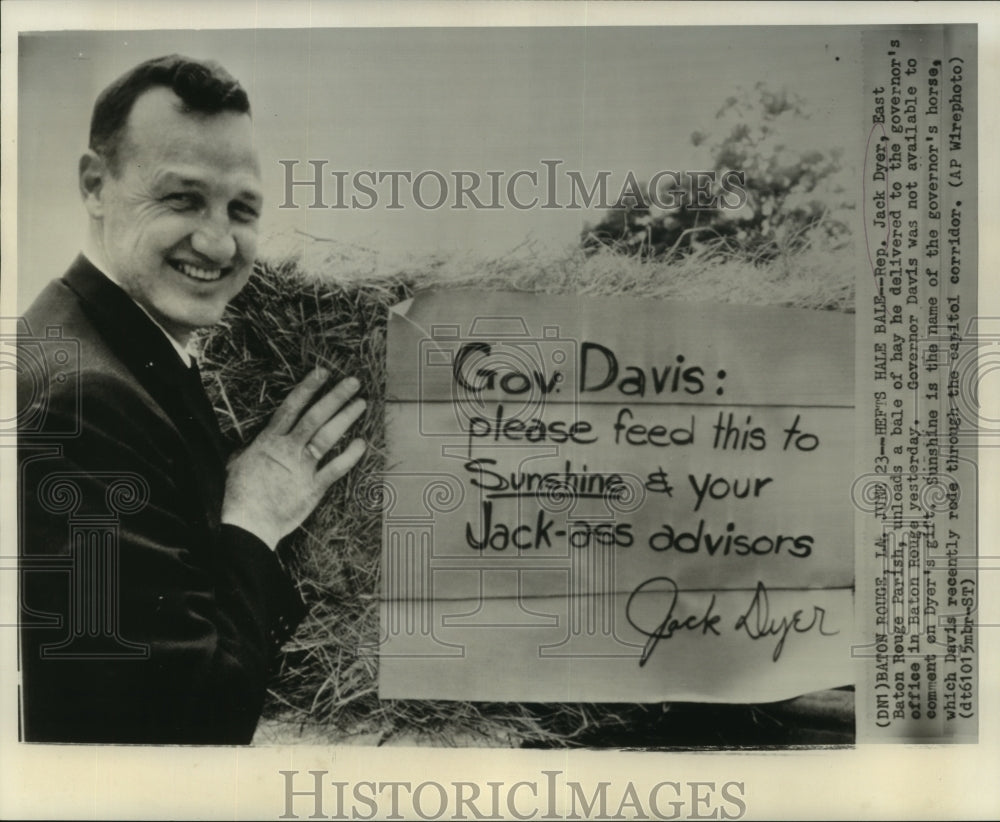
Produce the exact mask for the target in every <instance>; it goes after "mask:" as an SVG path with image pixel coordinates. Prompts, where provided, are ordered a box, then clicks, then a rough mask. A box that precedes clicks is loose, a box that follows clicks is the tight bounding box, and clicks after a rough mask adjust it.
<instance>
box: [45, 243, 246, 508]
mask: <svg viewBox="0 0 1000 822" xmlns="http://www.w3.org/2000/svg"><path fill="white" fill-rule="evenodd" d="M64 280H65V282H66V284H67V285H68V286H69V287H70V288H71V289H73V291H75V292H76V293H77V295H78V296H79V297H80V300H81V303H82V306H83V309H84V311H85V312H86V313H87V315H88V316H89V317H90V319H91V322H92V323H93V325H94V327H95V328H96V329H97V331H98V332H99V333H100V334H101V336H102V337H103V338H104V340H105V342H106V343H107V344H108V347H109V348H110V349H111V351H112V352H113V353H114V354H115V355H116V356H117V357H119V359H120V360H121V361H122V362H123V363H124V364H125V366H126V367H127V368H128V369H129V371H130V372H131V373H132V375H133V376H134V377H135V379H136V381H137V382H138V383H139V384H140V385H141V386H142V387H143V388H144V389H145V390H146V391H147V392H148V393H149V394H150V396H152V397H153V399H154V400H155V401H156V403H157V404H158V405H159V406H160V407H161V408H162V409H163V411H164V412H165V413H166V414H167V416H168V417H169V418H170V419H171V420H172V421H173V423H174V425H175V426H176V427H177V429H178V431H179V432H180V434H181V438H182V440H183V442H184V444H185V448H186V450H187V451H188V453H189V456H190V458H191V463H192V465H194V466H197V467H198V468H199V470H196V474H197V476H196V477H195V482H196V483H198V484H199V486H200V491H201V498H202V499H203V500H204V502H205V511H206V514H207V517H208V519H209V521H210V522H211V521H212V520H214V519H215V518H217V516H218V509H219V506H218V505H217V504H215V503H216V502H221V499H222V492H223V489H224V482H225V462H226V457H227V454H228V451H229V448H228V445H227V443H226V441H225V440H224V438H223V436H222V434H221V432H220V430H219V424H218V420H217V419H216V417H215V411H214V409H213V408H212V406H211V403H210V402H209V400H208V397H207V395H206V394H205V389H204V387H203V386H202V384H201V378H200V375H199V373H198V370H197V367H195V368H193V369H191V368H188V366H187V365H185V363H183V362H182V361H181V358H180V357H179V356H178V354H177V351H176V350H175V349H174V347H173V346H172V345H171V343H170V341H169V340H167V338H166V336H165V335H164V332H163V331H162V330H161V329H160V328H158V327H157V326H156V325H155V324H154V323H153V321H152V320H151V319H150V318H149V317H148V316H147V315H146V313H145V312H144V311H143V310H142V309H141V308H139V306H137V305H136V304H135V302H133V300H132V298H131V297H129V296H128V295H127V294H126V293H125V292H124V291H123V290H122V289H121V288H120V287H119V286H118V285H116V284H115V283H113V282H112V281H111V280H109V279H108V278H107V277H106V276H105V275H104V274H103V273H101V272H100V271H99V270H97V269H96V268H95V267H94V266H93V265H91V263H90V262H89V261H88V260H87V259H86V257H83V256H82V255H81V256H80V257H78V258H77V260H76V262H74V264H73V266H72V267H71V268H70V270H69V271H68V272H67V274H66V276H65V277H64Z"/></svg>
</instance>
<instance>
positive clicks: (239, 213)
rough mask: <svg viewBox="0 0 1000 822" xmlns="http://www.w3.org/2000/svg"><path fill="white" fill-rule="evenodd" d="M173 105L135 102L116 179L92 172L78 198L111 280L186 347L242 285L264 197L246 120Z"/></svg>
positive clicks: (172, 101) (172, 98)
mask: <svg viewBox="0 0 1000 822" xmlns="http://www.w3.org/2000/svg"><path fill="white" fill-rule="evenodd" d="M180 105H181V101H180V99H179V98H178V97H177V96H176V95H175V94H174V93H173V92H172V91H170V90H169V89H166V88H156V89H151V90H150V91H148V92H146V93H145V94H143V95H142V96H141V97H139V99H138V100H136V101H135V106H134V108H133V109H132V111H131V113H130V115H129V120H128V125H127V127H126V132H125V139H124V142H123V145H122V148H121V152H120V155H119V169H118V174H117V176H116V175H114V174H111V173H110V170H109V169H107V168H106V167H104V165H103V163H101V164H98V168H100V169H101V171H100V172H99V176H100V183H99V185H96V186H95V185H91V186H90V188H91V192H90V193H87V184H86V183H84V189H85V202H86V204H87V208H88V210H89V211H90V214H91V217H92V218H96V225H97V229H98V240H97V241H98V245H99V246H100V251H101V252H102V253H103V254H104V262H105V263H106V264H107V265H108V266H109V267H110V269H111V271H110V273H111V274H112V275H113V276H114V277H115V279H116V280H117V281H118V282H119V284H120V285H121V286H122V288H123V289H124V290H125V291H126V292H127V293H128V294H129V295H130V296H131V297H132V298H133V299H134V300H136V302H138V303H140V304H141V305H142V306H143V307H145V308H146V310H147V311H149V312H150V313H151V314H152V315H153V316H154V317H155V318H156V319H157V320H158V321H159V322H160V323H161V324H162V325H163V326H164V327H165V328H166V329H167V330H168V331H169V332H170V333H171V334H173V335H174V336H175V337H177V338H179V339H181V340H186V339H187V337H188V335H189V334H190V332H191V331H192V330H194V329H195V328H199V327H202V326H207V325H213V324H214V323H216V322H218V321H219V319H220V318H221V317H222V312H223V310H224V309H225V307H226V305H227V303H228V302H229V301H230V300H231V299H232V298H233V297H235V296H236V294H237V293H239V291H240V289H242V288H243V286H244V285H246V282H247V280H248V279H249V277H250V272H251V268H252V266H253V261H254V257H255V255H256V252H257V230H258V226H257V223H258V215H259V213H260V207H261V200H262V197H261V187H260V170H259V166H258V163H257V157H256V152H255V151H254V148H253V140H252V129H251V122H250V117H249V116H248V115H245V114H238V113H236V112H230V111H226V112H220V113H218V114H212V115H203V114H199V113H184V112H183V111H182V110H180Z"/></svg>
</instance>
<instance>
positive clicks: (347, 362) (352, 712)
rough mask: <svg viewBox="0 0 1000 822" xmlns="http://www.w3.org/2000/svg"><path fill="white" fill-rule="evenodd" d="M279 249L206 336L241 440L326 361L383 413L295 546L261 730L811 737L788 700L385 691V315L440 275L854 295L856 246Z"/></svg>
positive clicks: (632, 739) (511, 286) (751, 300)
mask: <svg viewBox="0 0 1000 822" xmlns="http://www.w3.org/2000/svg"><path fill="white" fill-rule="evenodd" d="M273 249H278V250H277V251H274V250H273ZM273 249H272V253H271V254H270V255H266V256H265V257H264V258H263V260H262V262H260V263H258V265H257V271H256V276H255V277H253V278H252V280H251V282H250V284H249V285H248V286H247V288H246V289H244V291H243V292H242V293H241V294H240V295H239V297H238V298H237V299H236V300H235V301H234V302H233V303H232V304H231V306H230V307H229V310H228V311H227V313H226V316H225V318H224V320H223V321H222V323H221V324H220V325H218V326H217V327H216V328H214V329H212V330H211V331H210V332H208V334H207V335H206V336H205V337H204V339H203V340H202V341H201V344H202V360H203V368H202V371H203V374H204V376H205V379H206V384H207V388H208V390H209V393H210V396H211V398H212V400H213V403H214V405H215V407H216V410H217V412H218V414H219V417H220V420H221V422H222V426H223V430H224V432H225V433H226V434H227V435H229V436H230V437H232V438H233V439H234V440H235V441H236V442H242V443H246V442H249V441H250V440H251V439H252V438H253V437H254V436H255V435H256V433H257V432H258V431H259V430H260V428H261V427H262V426H263V425H264V424H265V422H266V421H267V419H268V418H269V417H270V415H271V413H272V412H273V410H274V408H275V407H276V406H277V405H278V404H279V403H280V402H281V400H282V399H283V398H284V397H285V395H286V394H287V393H288V391H289V390H290V389H291V388H292V386H293V385H295V384H296V383H297V382H298V381H299V380H300V379H301V378H302V376H304V375H305V374H306V373H307V372H308V371H309V370H310V369H312V368H313V367H314V366H316V365H318V364H321V365H324V366H326V367H327V368H329V369H330V371H331V373H332V375H333V376H332V377H331V381H334V380H336V379H339V378H340V377H342V376H346V375H350V374H353V375H355V376H357V377H358V378H359V379H360V380H361V382H362V388H361V390H360V394H361V395H362V396H364V397H365V398H366V400H367V402H368V412H367V413H366V415H365V417H364V419H363V420H362V421H359V423H358V424H356V426H355V428H354V430H353V431H352V433H353V434H354V435H356V436H361V437H363V438H364V439H365V440H366V441H367V442H368V443H369V449H368V452H367V453H366V455H365V456H364V458H363V459H362V461H361V463H360V465H359V466H358V467H356V468H355V469H354V470H353V471H352V472H351V473H350V474H349V475H348V476H347V477H345V478H344V479H343V480H341V481H340V482H339V483H337V484H335V486H334V487H333V489H332V490H331V492H330V494H329V496H328V498H327V499H326V500H325V501H324V502H323V504H321V505H320V506H319V508H318V509H317V510H316V512H315V513H314V514H313V515H312V516H311V517H310V519H309V520H308V521H307V522H306V523H305V524H304V526H303V527H302V528H301V529H300V530H299V531H298V532H297V533H296V534H295V535H293V536H292V537H290V538H289V540H288V541H287V543H286V544H285V545H284V546H283V548H282V556H283V559H284V560H285V561H286V563H287V564H288V565H289V568H290V570H291V572H292V574H293V576H294V577H295V578H296V580H297V581H298V584H299V587H300V590H301V591H302V594H303V597H304V598H305V600H306V601H307V603H309V605H310V606H311V608H310V613H309V615H308V617H307V618H306V620H305V621H304V622H303V624H302V625H301V626H300V628H299V630H298V631H297V633H296V634H295V636H294V637H293V638H292V639H291V640H290V642H289V643H288V644H287V646H286V648H285V654H284V658H283V660H282V663H281V667H280V670H279V671H278V674H277V676H276V678H275V680H274V682H273V685H272V688H271V690H270V699H269V701H268V703H267V705H266V708H265V714H264V719H263V721H262V723H261V729H260V732H259V733H258V737H257V739H258V742H264V743H277V742H290V741H309V742H322V741H325V742H340V743H344V742H351V741H355V742H359V743H362V744H432V745H456V746H458V745H461V746H466V747H468V746H475V745H481V746H504V747H520V746H524V747H568V746H574V745H614V746H629V745H646V746H650V745H652V746H656V745H666V744H672V745H690V746H704V745H719V746H726V745H761V744H768V741H769V740H772V741H774V742H775V743H776V744H777V743H784V744H787V743H788V742H789V741H790V740H792V741H794V740H795V739H796V734H798V735H800V736H801V728H802V718H801V716H799V717H798V718H797V720H796V723H797V724H796V727H797V728H799V729H800V730H799V731H796V732H795V733H794V734H790V733H789V729H788V728H787V727H786V726H785V724H784V723H783V721H782V708H781V705H780V704H777V705H775V706H739V705H684V706H678V705H666V704H664V705H660V704H654V705H633V704H599V705H594V704H584V703H579V704H531V703H482V702H475V703H473V702H443V701H430V700H387V701H381V700H379V699H378V686H377V678H378V659H377V643H378V637H379V617H378V590H379V560H380V554H381V520H380V513H379V505H378V500H377V498H373V495H372V487H373V485H372V481H371V480H372V478H373V477H374V476H377V475H378V474H379V472H381V471H383V470H385V467H386V464H385V458H386V454H385V431H384V427H383V419H384V409H385V397H386V383H385V381H386V356H385V354H386V326H387V318H388V309H389V307H390V306H391V305H393V304H395V303H397V302H399V301H401V300H403V299H406V298H407V297H409V296H410V295H412V294H413V293H414V291H416V290H420V289H425V288H432V287H433V288H446V287H477V288H484V289H494V290H527V291H535V292H547V293H569V294H584V295H594V296H597V295H618V296H631V297H662V298H672V299H685V300H689V301H725V302H734V303H742V304H747V305H787V306H795V307H804V308H815V309H821V310H840V311H851V310H853V277H852V276H851V274H852V271H853V267H852V265H851V259H850V256H847V257H846V259H845V257H844V256H843V255H841V254H834V253H830V252H818V251H812V250H809V249H807V250H805V251H803V252H800V253H798V254H797V255H795V257H794V258H782V259H779V260H776V261H772V262H770V263H768V264H766V265H761V264H759V263H757V262H755V261H754V260H752V259H747V258H741V257H739V256H737V255H733V254H732V253H726V254H721V253H718V251H717V250H716V253H713V250H712V249H711V248H708V249H707V250H705V251H703V253H701V254H698V255H692V256H689V257H685V258H680V259H675V260H672V261H659V262H643V261H641V260H638V259H636V258H629V257H623V256H621V255H619V254H615V253H612V252H611V251H607V252H604V253H599V254H595V255H592V256H584V255H583V254H582V253H580V252H573V253H569V254H567V255H564V256H562V257H555V258H551V257H550V258H548V259H540V258H539V257H538V255H536V254H534V252H533V250H532V249H531V248H530V246H525V247H523V248H522V249H519V253H514V254H512V255H510V256H507V257H504V258H503V259H497V260H487V261H482V260H479V261H477V260H471V259H468V258H466V259H463V258H457V257H452V258H428V259H424V260H422V261H417V262H416V263H414V264H413V265H412V266H410V267H408V268H407V269H406V270H402V271H390V272H380V271H378V266H377V255H375V254H374V253H373V252H370V251H368V250H365V249H357V248H352V247H349V246H343V245H338V244H335V243H327V242H322V241H308V240H306V239H304V238H303V237H301V236H298V237H294V238H292V240H291V241H289V240H288V239H287V238H286V240H285V243H284V245H283V246H282V245H281V244H277V245H274V246H273ZM842 713H843V711H842ZM850 718H851V717H848V716H846V715H845V716H841V720H842V721H841V723H840V725H839V726H837V727H836V728H835V729H834V731H833V737H832V739H833V741H841V742H849V741H851V740H850V739H849V738H848V736H849V734H848V733H847V732H846V731H844V728H845V727H846V725H845V723H846V722H847V720H848V719H850ZM827 719H828V718H827ZM806 725H808V722H807V723H806ZM828 726H829V722H827V723H826V726H824V729H822V730H823V733H824V734H827V735H826V736H823V735H822V734H820V735H819V736H814V740H815V739H820V740H824V741H830V740H831V737H830V736H829V727H828ZM852 728H853V724H852V723H851V729H852ZM838 734H839V736H838ZM806 741H808V740H806Z"/></svg>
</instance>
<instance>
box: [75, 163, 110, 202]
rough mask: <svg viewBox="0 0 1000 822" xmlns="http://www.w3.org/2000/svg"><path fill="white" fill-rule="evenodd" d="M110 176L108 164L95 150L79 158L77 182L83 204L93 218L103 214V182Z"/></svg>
mask: <svg viewBox="0 0 1000 822" xmlns="http://www.w3.org/2000/svg"><path fill="white" fill-rule="evenodd" d="M109 176H110V170H109V169H108V164H107V163H106V162H104V159H103V158H102V157H101V156H100V155H98V154H97V152H95V151H90V150H88V151H87V152H86V153H85V154H84V155H83V156H82V157H81V158H80V168H79V184H80V196H81V197H83V205H84V207H85V208H86V209H87V212H88V213H89V214H90V216H91V217H93V218H94V219H100V218H102V217H103V216H104V184H105V182H106V181H107V179H108V177H109Z"/></svg>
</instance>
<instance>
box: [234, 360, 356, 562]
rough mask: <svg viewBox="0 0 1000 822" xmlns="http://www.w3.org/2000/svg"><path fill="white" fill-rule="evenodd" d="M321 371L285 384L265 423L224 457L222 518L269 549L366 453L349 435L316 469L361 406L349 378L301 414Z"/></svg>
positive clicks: (320, 380) (322, 377)
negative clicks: (250, 439) (288, 386)
mask: <svg viewBox="0 0 1000 822" xmlns="http://www.w3.org/2000/svg"><path fill="white" fill-rule="evenodd" d="M327 376H329V375H328V372H327V371H325V370H323V369H317V370H316V371H314V372H313V373H312V374H310V375H309V376H308V377H306V378H305V379H304V380H303V381H302V382H301V383H299V384H298V385H297V386H296V387H295V388H294V389H292V391H291V393H290V394H289V395H288V396H287V397H286V398H285V401H284V402H283V403H282V404H281V405H280V406H279V407H278V410H277V411H275V413H274V416H273V417H272V418H271V421H270V422H269V423H268V424H267V427H266V428H265V429H264V430H263V431H261V432H260V434H259V435H258V436H257V438H256V439H255V440H254V441H253V442H252V443H250V445H248V446H247V447H246V448H245V449H244V450H243V451H242V452H241V453H240V454H239V455H238V456H236V457H235V458H234V459H232V460H231V461H230V463H229V474H228V477H227V479H226V495H225V499H224V500H223V503H222V522H224V523H228V524H230V525H238V526H240V527H241V528H244V529H246V530H247V531H250V532H251V533H252V534H256V535H257V536H258V537H260V539H262V540H263V541H264V542H265V543H267V545H269V546H270V548H271V550H274V548H275V547H276V546H277V544H278V541H279V540H280V539H281V538H282V537H283V536H285V535H286V534H289V533H291V532H292V531H293V530H295V529H296V528H297V527H298V526H299V525H301V524H302V522H303V521H304V520H305V518H306V517H307V516H309V514H310V513H311V512H312V510H313V508H315V507H316V505H317V503H318V502H319V501H320V499H322V497H323V495H324V494H325V493H326V490H327V489H328V488H329V487H330V485H332V484H333V483H334V482H335V481H336V480H338V479H340V477H342V476H343V475H344V474H346V473H347V472H348V471H349V470H350V469H351V468H352V467H353V466H354V464H355V463H356V462H357V461H358V460H359V459H361V456H362V454H364V452H365V442H364V441H363V440H360V439H355V440H352V441H351V443H350V444H349V445H348V446H347V448H345V449H344V450H343V452H341V453H340V454H338V455H337V456H336V457H334V458H333V459H331V460H330V461H329V462H328V463H326V464H325V465H324V466H323V467H322V468H320V467H319V463H320V462H321V461H322V459H323V457H325V456H326V454H327V453H328V452H329V451H330V450H331V449H332V448H333V447H334V445H336V444H337V442H338V441H339V440H340V438H341V437H342V436H343V435H344V432H345V431H347V429H348V428H349V427H350V425H351V424H352V423H353V422H354V421H355V420H357V419H358V417H360V416H361V414H362V413H363V412H364V410H365V401H364V400H362V399H357V400H354V401H353V402H348V401H349V400H350V399H351V397H352V396H354V394H355V392H356V391H357V390H358V381H357V380H356V379H354V378H353V377H349V378H348V379H346V380H343V381H341V382H339V383H338V384H337V385H336V386H335V387H334V388H332V389H331V390H330V391H329V392H327V393H326V394H324V395H323V396H322V397H321V398H320V399H319V400H317V401H316V402H315V403H314V404H313V405H312V407H311V408H309V410H308V411H306V412H305V413H304V414H303V413H302V411H303V409H304V408H305V407H306V406H307V405H309V401H310V400H311V399H312V398H313V396H314V395H315V394H316V392H317V391H318V390H319V389H320V388H321V387H322V385H323V383H324V382H325V381H326V378H327Z"/></svg>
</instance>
